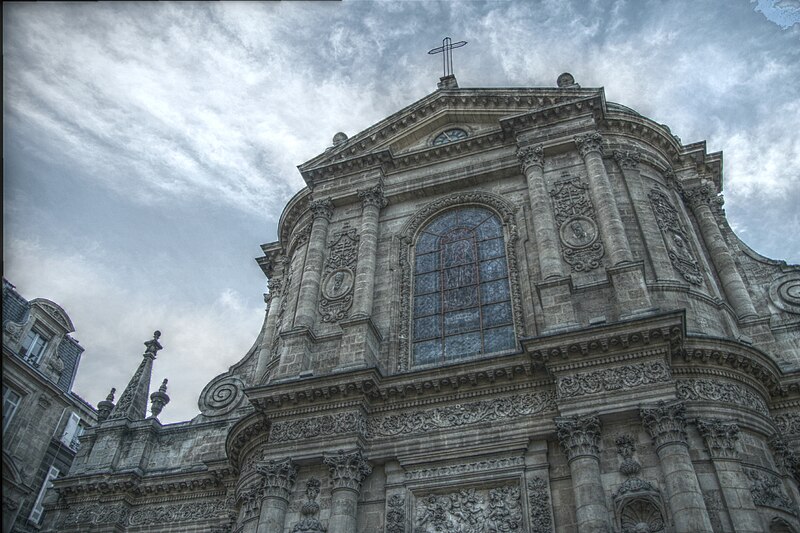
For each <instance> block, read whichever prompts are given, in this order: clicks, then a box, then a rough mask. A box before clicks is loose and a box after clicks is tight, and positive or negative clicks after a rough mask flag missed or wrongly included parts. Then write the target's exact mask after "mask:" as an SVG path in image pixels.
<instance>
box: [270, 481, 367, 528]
mask: <svg viewBox="0 0 800 533" xmlns="http://www.w3.org/2000/svg"><path fill="white" fill-rule="evenodd" d="M357 506H358V492H357V491H354V490H351V489H347V488H339V489H334V490H333V491H332V492H331V518H330V521H329V522H328V533H356V508H357ZM259 533H261V532H259Z"/></svg>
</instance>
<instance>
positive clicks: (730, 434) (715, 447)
mask: <svg viewBox="0 0 800 533" xmlns="http://www.w3.org/2000/svg"><path fill="white" fill-rule="evenodd" d="M697 429H698V430H700V435H702V436H703V438H704V439H705V441H706V447H707V448H708V451H709V453H711V457H714V458H715V459H736V457H737V453H736V441H737V440H739V426H738V425H736V424H734V423H728V424H726V423H725V422H723V421H722V420H718V419H710V420H698V421H697Z"/></svg>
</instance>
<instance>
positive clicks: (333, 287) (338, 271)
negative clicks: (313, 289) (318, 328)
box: [319, 226, 358, 322]
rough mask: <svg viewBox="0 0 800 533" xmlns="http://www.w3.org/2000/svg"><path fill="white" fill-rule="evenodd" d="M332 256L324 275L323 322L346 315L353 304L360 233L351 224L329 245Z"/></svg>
mask: <svg viewBox="0 0 800 533" xmlns="http://www.w3.org/2000/svg"><path fill="white" fill-rule="evenodd" d="M328 250H329V251H328V259H327V260H326V261H325V269H324V271H323V275H322V298H321V299H320V303H319V310H320V313H321V314H322V321H323V322H336V321H339V320H341V319H343V318H345V317H346V316H347V314H348V312H349V311H350V308H351V307H352V305H353V288H354V286H355V279H356V276H355V268H356V263H357V260H358V235H356V230H355V229H353V228H349V227H347V226H345V227H344V229H343V230H342V231H340V232H338V233H336V234H334V240H333V242H332V243H331V244H329V245H328Z"/></svg>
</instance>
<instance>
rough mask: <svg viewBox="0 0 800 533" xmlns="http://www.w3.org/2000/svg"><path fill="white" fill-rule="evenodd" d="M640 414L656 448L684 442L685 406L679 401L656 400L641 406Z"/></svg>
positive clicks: (685, 437) (684, 443)
mask: <svg viewBox="0 0 800 533" xmlns="http://www.w3.org/2000/svg"><path fill="white" fill-rule="evenodd" d="M640 416H641V418H642V422H643V424H644V427H645V429H646V430H647V432H648V433H650V436H651V437H652V438H653V440H654V441H655V445H656V449H659V448H661V447H662V446H666V445H669V444H683V445H687V444H686V439H687V436H686V406H684V405H683V403H681V402H663V401H662V402H658V403H657V404H655V405H651V406H643V407H642V408H641V409H640Z"/></svg>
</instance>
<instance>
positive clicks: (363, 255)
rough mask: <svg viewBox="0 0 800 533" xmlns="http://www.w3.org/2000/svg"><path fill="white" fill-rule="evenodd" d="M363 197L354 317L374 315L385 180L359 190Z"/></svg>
mask: <svg viewBox="0 0 800 533" xmlns="http://www.w3.org/2000/svg"><path fill="white" fill-rule="evenodd" d="M358 196H359V198H361V202H362V209H361V235H360V238H359V245H358V266H357V267H356V270H357V272H356V283H355V291H354V292H355V294H354V298H353V300H354V302H353V307H354V309H353V315H352V316H353V318H366V317H369V316H371V315H372V300H373V297H374V292H375V252H376V251H377V249H378V216H379V215H380V212H381V209H383V208H384V207H386V204H387V201H386V197H385V196H384V195H383V184H378V185H376V186H375V187H372V188H371V189H367V190H363V191H358Z"/></svg>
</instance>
